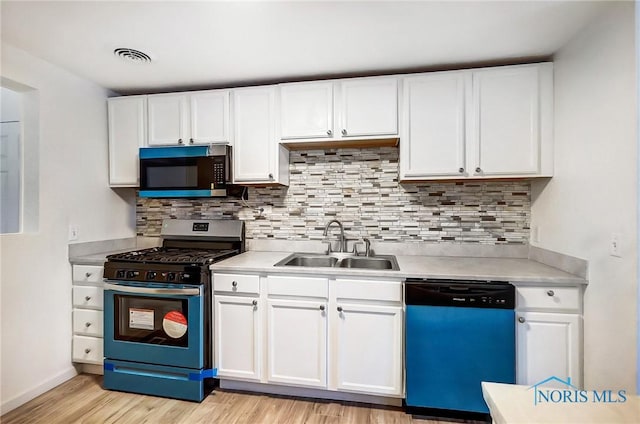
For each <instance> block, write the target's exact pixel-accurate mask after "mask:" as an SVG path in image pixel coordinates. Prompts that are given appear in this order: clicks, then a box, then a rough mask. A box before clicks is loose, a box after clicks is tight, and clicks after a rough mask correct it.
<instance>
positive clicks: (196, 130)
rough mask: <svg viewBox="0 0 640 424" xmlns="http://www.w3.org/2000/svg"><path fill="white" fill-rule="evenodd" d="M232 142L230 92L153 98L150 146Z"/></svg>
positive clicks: (204, 92)
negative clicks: (230, 131) (230, 137)
mask: <svg viewBox="0 0 640 424" xmlns="http://www.w3.org/2000/svg"><path fill="white" fill-rule="evenodd" d="M225 142H229V91H228V90H210V91H196V92H190V93H170V94H153V95H149V145H150V146H157V145H189V144H211V143H225Z"/></svg>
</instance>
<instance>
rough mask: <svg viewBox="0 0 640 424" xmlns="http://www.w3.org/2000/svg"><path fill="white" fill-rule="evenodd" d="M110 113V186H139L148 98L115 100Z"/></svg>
mask: <svg viewBox="0 0 640 424" xmlns="http://www.w3.org/2000/svg"><path fill="white" fill-rule="evenodd" d="M108 109H109V184H110V185H111V186H112V187H137V186H139V185H140V171H139V169H138V168H139V166H140V160H139V159H138V152H139V150H138V149H139V148H140V147H143V146H144V145H145V144H146V137H147V136H146V129H147V96H128V97H115V98H111V99H109V100H108Z"/></svg>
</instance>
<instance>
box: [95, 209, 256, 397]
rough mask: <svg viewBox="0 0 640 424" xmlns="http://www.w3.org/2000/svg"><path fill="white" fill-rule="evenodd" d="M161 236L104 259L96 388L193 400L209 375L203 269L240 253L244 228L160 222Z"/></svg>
mask: <svg viewBox="0 0 640 424" xmlns="http://www.w3.org/2000/svg"><path fill="white" fill-rule="evenodd" d="M161 234H162V237H163V242H162V247H155V248H150V249H142V250H134V251H131V252H125V253H119V254H114V255H110V256H107V262H106V263H105V267H104V279H105V292H104V354H105V360H104V388H105V389H111V390H120V391H126V392H133V393H142V394H149V395H155V396H163V397H170V398H177V399H186V400H193V401H201V400H202V399H203V398H204V397H205V396H206V395H207V394H208V393H209V391H210V389H211V388H212V383H213V380H212V377H215V375H216V370H215V369H213V355H212V352H213V346H212V343H213V341H212V334H211V333H212V329H211V317H212V314H211V312H212V288H211V277H210V272H209V265H211V264H212V263H215V262H218V261H220V260H222V259H226V258H229V257H231V256H234V255H237V254H239V253H241V252H243V251H244V225H243V222H242V221H236V220H178V219H168V220H164V221H163V223H162V231H161Z"/></svg>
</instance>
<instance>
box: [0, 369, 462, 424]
mask: <svg viewBox="0 0 640 424" xmlns="http://www.w3.org/2000/svg"><path fill="white" fill-rule="evenodd" d="M0 422H1V423H2V424H18V423H19V424H39V423H42V424H44V423H46V424H57V423H64V424H70V423H83V424H84V423H86V424H91V423H96V424H103V423H119V424H139V423H168V424H169V423H170V424H174V423H175V424H182V423H184V424H192V423H196V424H197V423H222V424H231V423H238V424H240V423H248V424H254V423H255V424H259V423H278V424H303V423H308V424H334V423H346V424H354V423H355V424H359V423H379V424H383V423H384V424H387V423H390V424H412V423H416V424H417V423H422V424H427V423H431V424H435V423H450V422H471V421H462V420H451V421H433V420H427V419H420V418H418V417H413V416H411V415H409V414H406V413H405V412H404V411H403V410H402V409H401V408H394V407H377V406H372V405H365V404H356V403H350V402H338V401H322V400H313V399H302V398H290V397H282V396H272V395H262V394H253V393H238V392H231V391H225V390H220V389H216V390H214V391H213V392H212V393H211V394H210V395H209V396H208V397H207V398H206V399H205V400H204V401H202V402H201V403H195V402H186V401H181V400H175V399H165V398H159V397H153V396H144V395H137V394H130V393H122V392H114V391H109V390H103V389H102V376H97V375H91V374H81V375H78V376H76V377H74V378H72V379H71V380H69V381H67V382H66V383H64V384H61V385H60V386H58V387H56V388H55V389H53V390H51V391H49V392H47V393H44V394H43V395H41V396H39V397H37V398H36V399H33V400H32V401H30V402H28V403H26V404H24V405H22V406H20V407H19V408H16V409H14V410H13V411H11V412H9V413H7V414H5V415H3V416H2V417H0Z"/></svg>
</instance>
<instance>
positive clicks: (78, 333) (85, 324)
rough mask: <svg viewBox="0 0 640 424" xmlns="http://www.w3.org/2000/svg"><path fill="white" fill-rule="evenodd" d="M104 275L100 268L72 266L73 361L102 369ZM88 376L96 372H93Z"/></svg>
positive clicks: (86, 369)
mask: <svg viewBox="0 0 640 424" xmlns="http://www.w3.org/2000/svg"><path fill="white" fill-rule="evenodd" d="M102 273H103V267H102V266H99V265H73V267H72V275H73V286H72V301H73V314H72V317H73V320H72V325H73V327H72V328H73V346H72V360H73V362H76V363H79V364H91V365H102V363H103V359H104V355H103V339H102V327H103V313H102V308H103V305H102V298H103V287H102ZM84 370H85V371H86V372H95V371H93V370H91V369H90V368H85V369H84Z"/></svg>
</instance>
